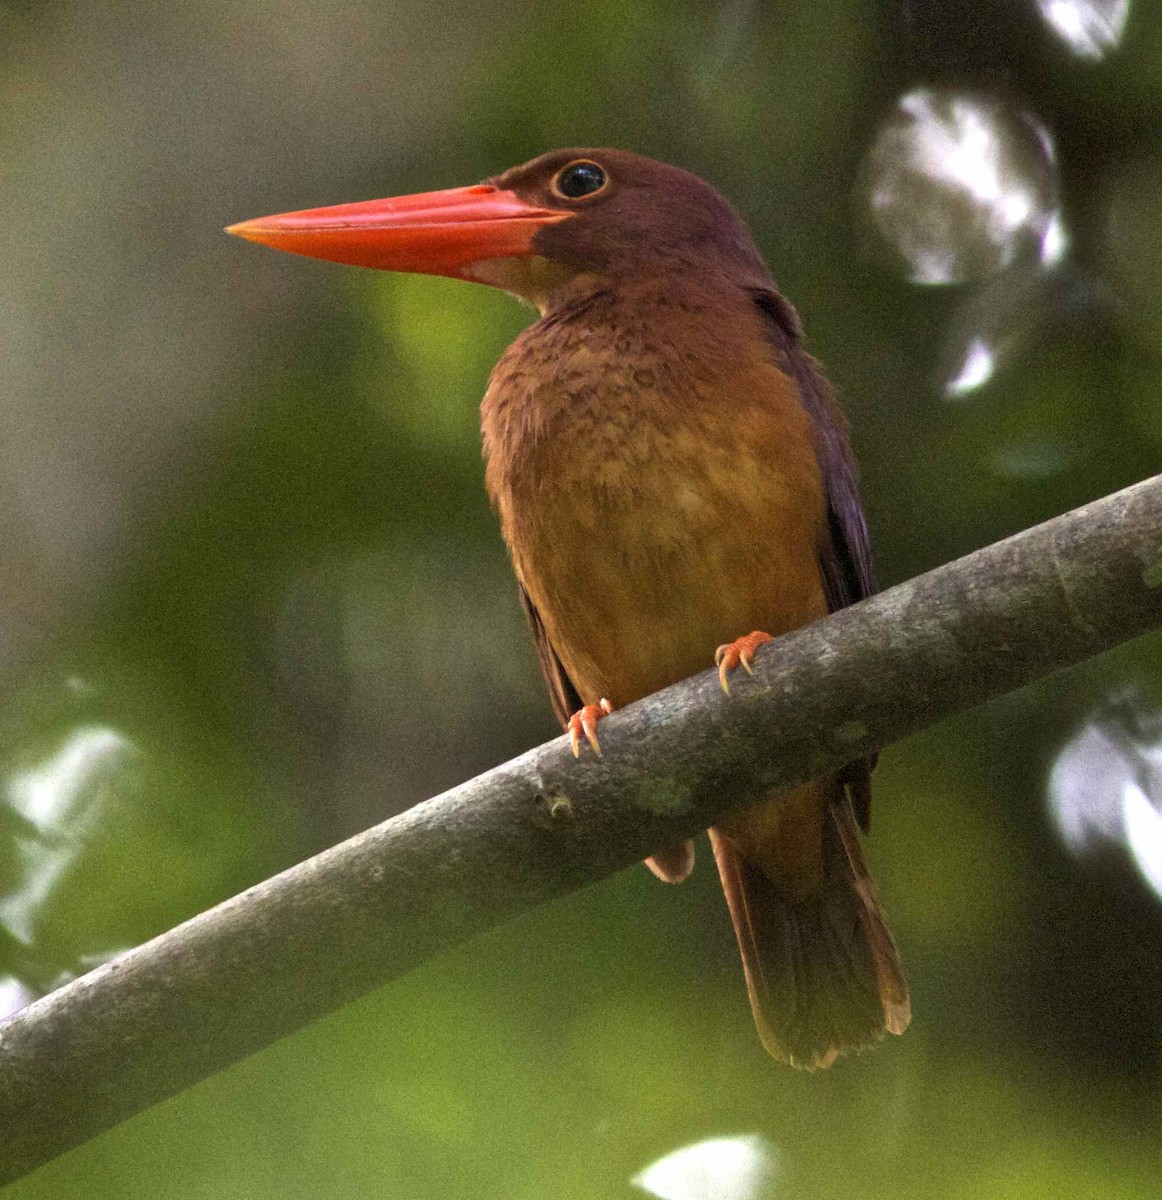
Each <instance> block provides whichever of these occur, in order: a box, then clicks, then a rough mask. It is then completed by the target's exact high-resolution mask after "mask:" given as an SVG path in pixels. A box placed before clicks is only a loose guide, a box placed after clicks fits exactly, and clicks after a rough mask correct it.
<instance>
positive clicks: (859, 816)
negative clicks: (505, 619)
mask: <svg viewBox="0 0 1162 1200" xmlns="http://www.w3.org/2000/svg"><path fill="white" fill-rule="evenodd" d="M227 232H228V233H232V234H235V235H237V236H240V237H242V238H246V239H248V240H250V241H253V242H258V243H261V244H264V245H266V246H270V247H273V248H275V249H278V250H284V251H289V252H291V253H294V254H301V255H306V256H308V257H312V258H319V259H326V260H330V261H333V262H339V263H346V264H352V265H357V266H364V267H373V268H379V269H384V270H390V271H406V272H419V273H424V274H430V275H443V276H449V277H452V278H457V279H462V280H467V281H471V282H476V283H481V284H486V285H489V286H492V287H496V288H500V289H503V290H504V291H507V292H509V293H511V294H513V295H515V296H516V297H517V298H518V299H520V300H522V301H524V302H526V303H527V304H529V305H531V306H532V308H533V309H535V310H536V311H537V312H538V313H539V319H537V320H535V321H534V323H532V324H531V325H529V326H528V327H527V328H526V329H525V330H524V331H523V332H522V333H521V334H519V336H518V337H517V338H516V340H515V341H514V342H513V343H512V345H511V346H509V348H508V349H507V350H506V351H505V352H504V354H503V356H502V357H501V359H500V361H499V362H498V363H497V365H496V367H495V368H494V370H493V371H492V374H491V377H490V379H489V382H488V385H487V389H486V391H485V395H484V399H483V402H482V404H481V428H482V435H483V449H484V459H485V485H486V488H487V492H488V494H489V497H490V499H491V501H492V504H493V506H494V507H495V509H496V511H497V513H498V515H499V519H500V526H501V530H502V533H503V535H504V539H505V541H506V543H507V546H508V550H509V553H510V557H511V560H512V565H513V568H514V570H515V573H516V577H517V582H518V589H519V596H520V601H521V603H522V605H523V607H524V610H525V612H526V614H527V616H528V621H529V625H530V627H531V630H532V635H533V639H534V641H535V644H536V650H537V655H538V657H539V660H540V666H541V669H542V671H543V674H544V677H545V681H546V683H547V685H548V690H549V694H550V698H551V702H552V706H553V708H554V711H555V713H556V715H557V717H558V718H559V719H560V721H561V724H562V726H563V728H564V729H565V730H566V731H567V732H568V733H569V736H570V741H571V744H572V747H573V753H574V754H575V755H580V754H582V753H586V754H588V753H592V754H595V755H600V754H601V753H602V750H601V745H600V737H599V733H600V730H599V725H600V722H601V721H602V720H603V719H604V718H605V717H606V715H607V714H608V713H610V712H612V711H614V710H615V709H617V708H621V707H623V706H625V705H627V704H630V703H631V702H633V701H635V700H637V699H639V698H641V697H643V696H646V695H648V694H650V693H652V692H654V691H657V690H658V689H660V688H663V687H665V686H667V685H669V684H672V683H675V682H677V681H679V680H681V679H685V678H687V677H689V676H691V675H694V674H697V673H698V672H699V671H701V670H704V669H706V668H707V667H709V665H710V663H711V660H712V659H713V661H715V662H716V663H717V666H718V671H719V679H720V681H721V685H722V688H723V690H724V691H726V692H727V693H729V690H730V685H731V682H732V680H738V679H742V678H744V677H745V673H746V672H749V671H751V670H752V667H753V663H754V659H755V656H756V655H757V654H758V653H760V652H761V651H762V647H763V646H764V645H765V644H766V643H768V642H770V641H771V639H772V638H773V637H776V636H778V635H779V634H783V633H786V632H788V631H790V630H792V629H795V628H798V627H800V626H802V625H805V624H808V623H809V622H811V621H815V620H817V619H819V618H821V617H824V616H826V615H827V614H828V613H830V612H834V611H835V610H837V609H840V608H843V607H845V606H847V605H850V604H853V603H856V602H857V601H859V600H861V599H863V598H864V597H866V596H868V595H870V594H872V593H873V592H874V591H875V590H876V584H875V576H874V568H873V563H872V557H871V551H870V547H869V540H868V531H867V526H866V523H865V519H864V514H863V509H862V505H861V500H860V494H859V485H858V479H857V467H856V462H855V458H854V455H853V452H852V448H851V442H850V435H849V429H848V424H847V420H846V418H845V416H844V414H843V412H842V410H841V408H840V406H839V404H838V401H837V400H836V398H835V395H834V392H833V390H832V388H831V386H830V385H829V383H828V381H827V378H826V376H825V375H824V373H823V369H822V367H821V366H820V365H819V363H818V362H817V361H816V360H815V359H814V358H813V357H812V356H811V355H810V354H809V353H808V351H807V349H806V347H805V340H804V333H803V328H802V325H801V323H800V319H799V316H798V313H797V312H796V310H795V308H794V307H793V305H792V304H791V303H790V301H789V300H787V299H786V298H785V297H784V295H783V294H782V293H781V292H780V290H779V288H778V286H777V285H776V283H775V281H774V278H773V276H772V274H771V272H770V270H769V269H768V267H767V265H766V263H765V261H764V259H763V256H762V254H761V253H760V251H759V249H758V247H757V245H756V244H755V241H754V239H753V237H752V236H751V234H750V232H749V230H748V228H747V226H746V224H745V223H744V221H743V220H742V218H741V217H740V216H739V215H738V214H737V212H736V211H735V209H734V208H733V207H732V206H731V204H730V203H729V202H728V201H727V200H726V198H725V197H724V196H723V195H722V194H721V193H720V192H718V191H717V190H716V189H715V188H713V187H712V186H711V185H710V184H708V183H706V182H705V181H703V180H702V179H701V178H699V177H698V176H697V175H694V174H693V173H691V172H689V171H686V170H684V169H682V168H680V167H676V166H671V165H669V164H667V163H663V162H660V161H657V160H654V159H650V158H646V157H644V156H642V155H639V154H634V153H631V152H629V151H625V150H613V149H589V148H577V149H562V150H554V151H550V152H549V153H547V154H543V155H541V156H539V157H537V158H534V159H532V160H531V161H530V162H527V163H524V164H522V165H520V166H516V167H513V168H511V169H509V170H506V171H504V172H503V173H501V174H499V175H496V176H493V177H492V178H489V179H487V180H485V181H484V182H483V183H479V184H474V185H470V186H467V187H455V188H448V189H444V190H440V191H434V192H424V193H419V194H415V195H408V196H396V197H392V198H389V199H383V200H371V201H361V202H357V203H354V204H339V205H333V206H330V207H326V208H315V209H306V210H300V211H297V212H287V213H279V214H275V215H273V216H269V217H260V218H257V219H255V220H251V221H245V222H242V223H240V224H237V225H232V226H230V227H229V228H228V229H227ZM712 648H714V649H713V651H712ZM739 668H741V669H742V671H743V673H744V674H743V675H741V676H740V675H739ZM873 765H874V763H873V762H872V761H871V760H864V761H859V762H855V763H852V764H850V765H849V766H848V767H847V768H845V769H844V770H843V771H841V772H839V773H838V774H833V775H829V776H827V777H825V778H822V779H818V780H815V781H812V782H810V783H808V784H805V785H803V786H801V787H797V788H795V789H793V790H791V791H790V792H787V793H785V794H783V795H781V796H777V797H771V798H767V799H760V800H759V801H758V802H756V803H749V804H747V805H745V806H744V807H742V808H736V809H734V810H732V811H730V812H729V813H728V814H727V815H726V816H724V817H722V818H721V820H719V821H718V822H717V823H716V824H715V826H714V827H713V828H711V830H710V831H709V833H710V841H711V848H712V852H713V856H714V860H715V862H716V864H717V867H718V872H719V875H720V878H721V881H722V886H723V890H724V892H725V896H726V901H727V907H728V909H729V913H730V916H731V919H732V922H733V925H734V929H735V934H736V937H737V941H738V945H739V950H740V952H741V957H742V963H743V972H744V976H745V981H746V986H747V991H748V995H749V998H750V1005H751V1009H752V1012H753V1016H754V1020H755V1024H756V1027H757V1030H758V1034H759V1038H760V1041H761V1043H762V1045H763V1046H764V1048H765V1049H766V1050H767V1051H768V1052H769V1053H770V1054H771V1055H772V1056H773V1057H774V1058H775V1059H777V1060H779V1061H781V1062H785V1063H788V1064H790V1065H792V1066H795V1067H800V1068H804V1069H807V1070H814V1069H817V1068H822V1067H827V1066H830V1065H831V1064H832V1063H833V1062H834V1061H835V1060H836V1059H837V1058H838V1057H839V1056H840V1055H842V1054H844V1053H847V1052H854V1051H860V1050H863V1049H865V1048H867V1047H869V1046H871V1045H872V1044H874V1043H876V1042H878V1041H879V1040H880V1039H881V1038H882V1037H883V1035H884V1034H885V1033H893V1034H899V1033H902V1032H903V1031H904V1029H905V1028H906V1026H907V1025H908V1023H909V1021H910V1018H911V1008H910V1001H909V996H908V988H907V984H906V982H905V979H904V975H903V971H902V968H901V965H900V959H899V955H898V952H897V950H896V947H895V944H894V942H893V940H892V937H891V935H890V933H889V932H888V928H887V926H886V924H885V921H884V917H883V914H882V911H881V908H880V904H879V900H878V896H877V891H876V887H875V883H874V881H873V879H872V877H871V875H870V873H869V871H868V868H867V865H866V862H865V859H864V856H863V852H862V848H861V843H860V831H861V829H862V830H863V831H864V832H866V831H867V830H868V827H869V817H870V802H871V769H872V766H873ZM646 865H647V866H648V867H649V868H650V869H651V870H652V871H653V873H654V874H655V875H657V876H658V877H659V878H660V879H662V880H664V881H666V882H671V883H678V882H681V881H682V880H684V879H685V878H686V877H687V876H688V875H689V873H690V871H691V870H692V869H693V866H694V844H693V842H684V843H681V844H679V845H676V846H672V847H669V848H666V849H662V850H660V851H658V852H657V853H655V854H654V855H652V856H651V857H650V858H649V859H647V860H646Z"/></svg>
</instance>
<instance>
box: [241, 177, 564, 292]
mask: <svg viewBox="0 0 1162 1200" xmlns="http://www.w3.org/2000/svg"><path fill="white" fill-rule="evenodd" d="M570 215H571V214H570V213H564V212H559V211H556V210H553V209H548V208H538V207H537V205H535V204H529V203H528V202H527V201H525V200H522V199H521V198H520V197H519V196H518V195H517V194H516V193H515V192H508V191H502V190H501V189H500V188H497V187H493V186H492V185H491V184H487V183H481V184H477V185H476V186H475V187H461V188H449V189H447V191H442V192H421V193H420V194H418V195H415V196H396V197H393V198H391V199H388V200H365V201H363V202H362V203H359V204H336V205H335V206H334V207H332V208H308V209H304V210H303V211H302V212H290V213H279V214H277V215H276V216H273V217H258V218H257V219H256V220H253V221H243V222H242V223H241V224H240V225H231V226H229V228H228V229H227V230H226V232H227V233H233V234H236V235H237V236H238V237H243V238H247V239H248V240H249V241H252V242H261V243H262V244H263V245H264V246H273V247H274V249H276V250H289V251H290V253H291V254H305V255H307V256H308V257H309V258H325V259H329V260H330V261H331V262H341V263H351V264H353V265H355V266H358V267H378V268H379V269H380V270H384V271H418V272H421V273H422V274H425V275H451V276H453V277H455V278H457V279H468V278H471V276H470V275H469V274H467V273H466V271H465V268H467V267H468V266H469V265H470V264H472V263H476V262H481V261H483V260H485V259H489V258H514V257H518V256H520V255H525V254H533V253H535V252H534V250H533V248H532V239H533V235H534V234H535V233H536V232H537V230H539V229H543V228H544V227H545V226H546V225H552V224H554V223H556V222H557V221H563V220H566V219H567V218H568V217H569V216H570Z"/></svg>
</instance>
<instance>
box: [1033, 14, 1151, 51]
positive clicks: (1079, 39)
mask: <svg viewBox="0 0 1162 1200" xmlns="http://www.w3.org/2000/svg"><path fill="white" fill-rule="evenodd" d="M1037 8H1038V9H1039V11H1040V13H1041V16H1042V17H1043V18H1044V20H1045V23H1046V24H1047V25H1048V26H1049V28H1050V29H1052V30H1053V32H1054V33H1055V34H1057V36H1058V37H1059V38H1060V39H1061V40H1062V41H1063V42H1064V43H1065V44H1066V45H1067V46H1068V47H1069V48H1070V49H1071V50H1072V51H1073V53H1074V54H1076V55H1077V56H1078V57H1079V58H1092V59H1100V58H1104V57H1105V56H1106V55H1107V54H1108V53H1109V52H1110V51H1111V50H1113V49H1114V48H1115V47H1116V46H1117V45H1118V43H1119V42H1120V41H1121V40H1122V35H1123V34H1124V33H1125V32H1126V20H1127V19H1128V17H1129V15H1130V0H1037Z"/></svg>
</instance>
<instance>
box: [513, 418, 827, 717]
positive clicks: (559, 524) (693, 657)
mask: <svg viewBox="0 0 1162 1200" xmlns="http://www.w3.org/2000/svg"><path fill="white" fill-rule="evenodd" d="M668 448H669V449H671V450H672V449H673V446H670V447H668ZM542 508H543V511H541V512H540V513H539V514H538V517H539V519H538V521H537V522H536V524H537V526H538V527H539V528H541V529H542V530H544V533H545V537H544V538H537V539H534V541H533V543H532V544H531V545H529V546H527V548H526V553H525V555H524V556H523V557H524V559H525V561H522V562H518V564H517V566H518V571H519V572H520V574H521V576H522V579H523V580H524V582H525V586H526V588H528V590H529V592H530V595H531V596H532V598H533V601H534V603H535V604H536V606H537V608H538V610H539V611H540V612H541V614H542V617H543V619H544V620H545V623H546V627H547V630H548V633H549V638H550V641H551V642H552V644H553V646H554V647H555V649H556V651H557V653H558V655H559V656H560V658H561V661H562V665H563V666H564V667H565V670H566V672H567V673H568V675H569V677H570V679H572V680H573V683H574V685H575V686H576V688H577V690H578V692H579V693H580V694H581V697H582V699H583V700H584V701H585V702H586V703H594V702H596V700H597V699H599V698H600V697H607V698H608V699H609V700H610V701H612V703H613V704H614V705H616V706H619V707H620V706H621V705H624V704H627V703H629V702H630V701H632V700H635V699H638V698H639V697H641V696H644V695H647V694H649V693H650V692H653V691H656V690H657V689H658V688H661V687H664V686H666V685H668V684H671V683H675V682H677V681H678V680H680V679H684V678H686V677H687V676H689V675H692V674H695V673H696V672H698V671H701V670H705V669H707V668H708V667H710V666H711V665H712V663H713V659H714V650H715V647H716V646H717V645H718V644H719V643H721V642H726V641H731V640H733V639H734V638H736V637H739V636H741V635H742V634H744V633H749V632H750V631H751V630H752V629H765V630H767V631H768V632H770V633H773V634H778V633H782V632H786V631H787V630H789V629H793V628H796V627H797V626H799V625H803V624H806V623H807V622H808V621H811V620H814V619H815V618H816V617H819V616H822V615H823V614H825V613H826V611H827V606H826V601H825V599H824V596H823V590H822V583H821V579H820V574H819V566H818V559H817V544H818V534H819V522H820V519H821V517H820V513H821V498H820V495H819V486H818V474H817V467H816V465H815V460H814V455H813V454H811V455H809V456H807V457H804V456H802V455H799V456H788V457H786V458H785V459H783V460H781V461H780V460H776V461H769V460H767V459H762V458H760V457H758V456H756V455H753V454H750V453H748V452H746V451H745V450H740V449H739V447H738V446H737V445H727V444H723V445H721V446H718V447H710V446H708V445H707V444H706V441H705V439H704V438H703V439H701V440H700V441H699V443H698V446H697V451H696V454H692V455H690V456H683V455H681V454H673V455H671V456H669V457H666V456H659V457H657V458H655V459H654V460H653V461H651V462H649V463H648V464H647V465H645V466H643V465H642V463H641V460H640V459H638V460H637V461H636V462H635V463H634V464H633V466H632V469H627V470H625V471H620V470H619V468H618V464H617V463H616V461H612V460H609V459H607V460H606V466H605V468H604V470H603V472H601V473H599V474H598V475H596V476H595V475H594V473H593V472H592V471H591V472H588V473H586V474H585V475H583V476H578V477H576V478H574V479H571V480H570V479H565V480H562V481H560V484H559V486H557V487H555V488H554V489H552V491H551V492H550V493H549V494H547V495H546V494H545V493H542Z"/></svg>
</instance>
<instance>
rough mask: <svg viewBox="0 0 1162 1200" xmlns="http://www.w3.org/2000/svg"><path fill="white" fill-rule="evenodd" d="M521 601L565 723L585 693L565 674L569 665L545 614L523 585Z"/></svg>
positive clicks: (556, 707)
mask: <svg viewBox="0 0 1162 1200" xmlns="http://www.w3.org/2000/svg"><path fill="white" fill-rule="evenodd" d="M520 603H521V607H522V608H523V609H524V610H525V615H526V616H527V617H528V619H529V625H530V626H532V631H533V641H534V642H535V643H536V647H537V658H538V659H539V660H540V663H541V672H542V674H543V675H544V677H545V683H547V684H548V686H549V699H550V700H551V701H552V702H553V712H554V713H556V714H557V720H558V721H560V722H561V726H562V727H564V726H566V725H568V724H569V718H570V717H571V716H572V715H573V713H575V712H576V711H577V710H578V709H579V708H580V707H581V697H580V696H579V695H578V694H577V689H576V688H575V687H574V686H573V681H572V680H571V679H570V678H569V676H568V675H566V674H565V668H564V667H563V666H562V665H561V660H560V659H559V658H558V657H557V652H556V651H555V650H554V649H553V644H552V643H551V642H550V641H549V635H548V632H547V631H546V629H545V623H544V621H542V620H541V614H540V613H539V612H537V609H536V605H534V604H533V602H532V598H531V597H530V596H529V594H528V592H526V591H525V589H524V587H523V586H521V589H520Z"/></svg>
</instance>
